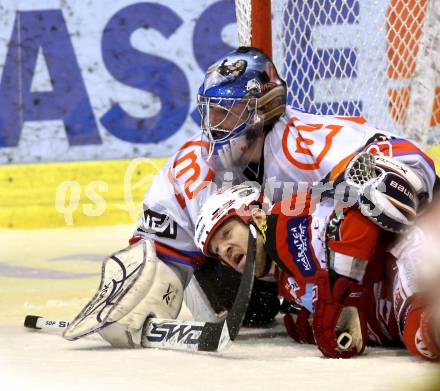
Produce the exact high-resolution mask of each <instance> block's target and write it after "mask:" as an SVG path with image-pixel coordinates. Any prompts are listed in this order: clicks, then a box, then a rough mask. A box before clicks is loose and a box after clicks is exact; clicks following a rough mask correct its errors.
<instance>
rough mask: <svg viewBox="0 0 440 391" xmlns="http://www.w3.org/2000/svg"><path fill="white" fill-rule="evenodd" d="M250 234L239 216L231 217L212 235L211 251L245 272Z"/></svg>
mask: <svg viewBox="0 0 440 391" xmlns="http://www.w3.org/2000/svg"><path fill="white" fill-rule="evenodd" d="M248 236H249V232H248V227H247V225H246V224H244V223H243V222H242V221H241V220H240V219H238V218H230V219H228V220H227V221H226V222H225V223H224V224H222V225H221V226H220V228H219V229H218V230H217V231H216V232H215V234H214V235H213V236H212V238H211V240H210V242H209V252H210V253H211V254H213V255H214V256H216V257H218V258H220V259H221V260H222V261H223V262H224V263H226V264H228V265H229V266H231V267H232V268H233V269H234V270H236V271H238V272H240V273H243V270H244V264H245V262H246V252H247V241H248Z"/></svg>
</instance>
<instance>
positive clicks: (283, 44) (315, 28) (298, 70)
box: [236, 0, 440, 143]
mask: <svg viewBox="0 0 440 391" xmlns="http://www.w3.org/2000/svg"><path fill="white" fill-rule="evenodd" d="M270 3H271V2H270V1H269V0H236V14H237V24H238V33H239V42H240V44H241V45H252V46H256V47H259V48H261V49H263V50H264V51H265V52H266V53H268V54H271V55H272V57H273V60H274V62H275V64H276V66H277V67H278V69H279V71H280V73H281V75H282V76H283V77H284V79H285V80H286V82H287V84H288V88H289V90H288V103H289V104H291V105H293V106H296V107H298V108H300V109H302V110H305V111H307V112H311V113H319V114H338V115H361V116H363V117H365V118H367V119H368V121H369V122H370V123H371V124H372V125H374V126H375V127H377V128H379V129H383V130H392V131H396V132H398V133H400V134H405V135H407V136H410V137H412V138H414V139H416V140H417V141H419V142H421V143H426V142H431V143H432V142H434V141H435V142H438V141H439V139H440V137H439V136H440V82H439V70H440V1H438V0H272V4H270ZM271 13H272V17H270V15H271Z"/></svg>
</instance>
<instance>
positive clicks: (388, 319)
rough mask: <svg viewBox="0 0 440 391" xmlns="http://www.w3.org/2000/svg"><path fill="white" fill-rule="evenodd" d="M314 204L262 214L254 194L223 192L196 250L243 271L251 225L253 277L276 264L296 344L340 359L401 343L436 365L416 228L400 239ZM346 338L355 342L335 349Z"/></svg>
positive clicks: (204, 219) (214, 200)
mask: <svg viewBox="0 0 440 391" xmlns="http://www.w3.org/2000/svg"><path fill="white" fill-rule="evenodd" d="M360 158H361V159H362V158H364V157H363V156H361V157H360ZM392 163H393V162H392V161H391V164H392ZM382 166H383V167H384V166H385V165H382ZM386 168H387V167H386ZM386 168H385V169H386ZM362 189H365V187H364V188H361V191H363V190H362ZM315 201H316V200H314V199H313V197H311V196H310V195H309V194H299V195H293V196H291V197H289V198H288V199H285V200H283V201H281V202H278V203H276V204H274V205H273V207H272V208H270V211H269V212H265V211H264V209H266V211H267V210H268V209H267V206H268V201H267V200H264V199H262V196H261V195H260V192H259V191H258V190H257V189H256V188H254V187H250V186H243V185H240V186H234V187H232V188H230V189H227V190H225V191H220V192H218V193H216V194H213V195H212V196H211V197H210V198H209V199H208V201H207V202H206V204H205V205H204V206H203V208H202V209H201V212H200V215H199V218H198V221H197V227H196V240H197V244H198V246H199V248H200V249H201V250H202V251H203V253H204V254H205V255H207V256H213V257H216V258H218V259H219V260H221V261H222V262H223V263H224V264H226V265H228V266H230V267H232V268H233V269H235V270H236V271H238V272H241V271H242V270H243V267H244V259H245V255H246V250H247V248H246V247H247V239H248V225H249V224H253V225H255V226H256V227H257V228H258V231H259V236H258V239H257V272H256V273H257V277H261V276H263V275H264V274H266V273H268V272H269V270H270V269H271V264H272V261H273V262H274V264H275V265H276V267H277V272H276V273H275V274H276V276H277V280H278V283H279V292H280V294H281V295H282V296H283V297H284V299H285V300H287V301H288V302H289V303H290V304H291V310H292V311H291V312H292V313H289V314H287V315H285V317H284V323H285V326H286V329H287V331H288V333H289V335H290V336H291V337H293V338H294V339H295V340H296V341H297V342H300V343H316V344H317V345H318V347H319V349H320V350H321V351H322V353H323V354H324V355H326V356H329V357H342V358H348V357H352V356H354V355H358V354H361V353H362V352H363V351H364V348H365V344H366V343H371V344H379V345H382V346H400V345H401V344H402V343H403V344H404V345H405V347H406V348H407V349H408V350H409V351H410V352H411V353H413V354H415V355H418V356H421V357H423V358H427V359H431V360H437V359H438V358H439V353H440V350H439V342H440V340H439V338H440V326H439V325H440V323H439V322H438V320H437V323H435V320H434V316H433V314H432V313H431V311H430V308H429V307H428V306H427V305H426V303H425V301H424V295H423V292H422V290H421V289H420V288H418V287H417V281H416V279H415V268H416V263H417V262H418V261H419V260H418V259H417V258H416V257H417V251H418V249H420V246H422V243H423V240H422V237H423V233H422V232H421V231H420V229H418V228H416V227H413V228H412V229H411V230H410V231H409V232H408V233H407V234H404V235H402V237H401V238H399V239H398V240H396V237H395V236H394V235H392V234H390V233H389V232H386V231H384V230H381V229H380V228H379V227H378V226H377V225H376V224H374V223H372V221H371V220H370V219H368V218H367V217H365V216H364V215H362V214H361V212H360V211H359V210H358V209H357V208H343V209H341V208H338V206H337V204H336V208H335V204H334V203H333V202H332V201H330V200H327V201H323V202H320V203H315ZM261 205H262V208H263V209H262V208H261ZM338 209H339V210H338ZM420 261H421V262H423V260H420ZM437 316H438V314H437ZM435 327H436V328H435ZM344 332H347V333H348V334H349V335H350V336H351V338H352V341H350V338H348V340H347V339H346V340H345V341H344V339H341V340H340V341H339V344H338V336H339V335H341V334H343V333H344ZM345 335H346V334H345ZM350 342H351V343H350ZM344 344H345V346H344Z"/></svg>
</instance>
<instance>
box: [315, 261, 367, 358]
mask: <svg viewBox="0 0 440 391" xmlns="http://www.w3.org/2000/svg"><path fill="white" fill-rule="evenodd" d="M316 282H317V298H316V301H315V303H314V305H315V311H314V314H313V333H314V336H315V340H316V344H317V345H318V348H319V350H321V352H322V353H323V354H324V355H325V356H327V357H332V358H350V357H353V356H356V355H359V354H361V353H362V352H363V351H364V349H365V343H366V321H365V317H364V311H363V307H364V300H365V294H364V289H363V287H362V285H360V284H358V283H356V282H353V281H351V280H349V279H348V278H345V277H340V278H338V279H337V280H336V282H335V284H334V285H333V287H332V288H331V287H330V280H329V276H328V272H327V271H325V270H320V271H318V273H317V276H316Z"/></svg>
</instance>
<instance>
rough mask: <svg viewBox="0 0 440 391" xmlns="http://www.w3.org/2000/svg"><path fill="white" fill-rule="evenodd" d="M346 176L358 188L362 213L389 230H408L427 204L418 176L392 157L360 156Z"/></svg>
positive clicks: (351, 165) (350, 166) (363, 154)
mask: <svg viewBox="0 0 440 391" xmlns="http://www.w3.org/2000/svg"><path fill="white" fill-rule="evenodd" d="M344 177H345V180H346V183H347V184H349V185H350V186H352V187H353V188H355V189H358V192H359V196H358V204H359V209H360V211H361V213H362V214H363V215H364V216H366V217H368V218H369V219H370V220H372V221H374V222H375V223H376V224H377V225H379V226H380V227H382V228H383V229H385V230H387V231H391V232H395V233H400V232H403V231H405V230H406V229H407V228H408V227H409V226H411V225H412V224H413V223H414V219H415V217H416V216H417V213H418V211H419V210H420V205H421V204H422V203H424V202H425V201H426V197H427V194H426V192H424V191H423V182H422V180H421V179H420V177H419V176H418V174H417V173H416V172H415V171H414V170H413V169H412V168H411V167H409V166H408V165H406V164H405V163H403V162H401V161H399V160H396V159H394V158H391V157H387V156H373V155H371V154H370V153H368V152H362V153H359V154H358V155H356V156H355V157H354V158H353V159H352V160H351V161H350V163H349V164H348V166H347V169H346V171H345V173H344Z"/></svg>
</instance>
